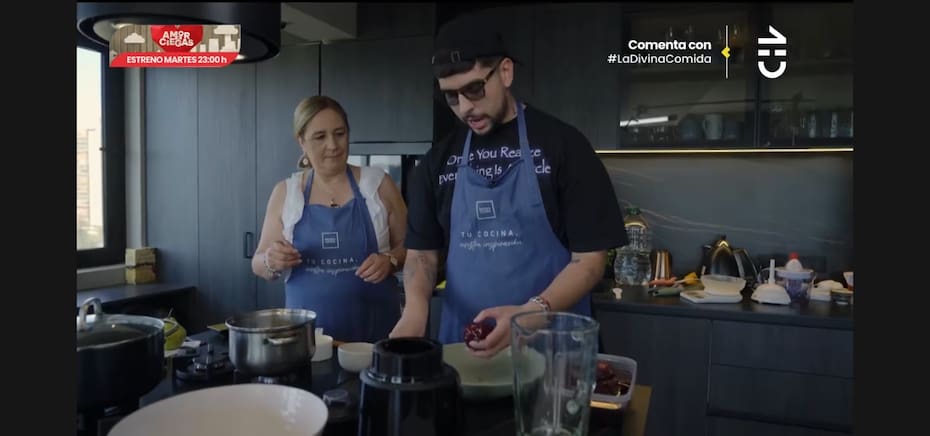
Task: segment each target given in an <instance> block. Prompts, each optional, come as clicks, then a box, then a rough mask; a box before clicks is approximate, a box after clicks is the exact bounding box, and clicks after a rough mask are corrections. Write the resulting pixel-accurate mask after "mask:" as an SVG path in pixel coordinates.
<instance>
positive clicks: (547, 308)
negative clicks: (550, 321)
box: [530, 295, 552, 312]
mask: <svg viewBox="0 0 930 436" xmlns="http://www.w3.org/2000/svg"><path fill="white" fill-rule="evenodd" d="M530 301H532V302H534V303H536V304H538V305H540V306H541V307H542V309H543V310H544V311H546V312H550V311H552V305H550V304H549V300H546V299H545V298H544V297H543V296H541V295H537V296H535V297H533V298H530Z"/></svg>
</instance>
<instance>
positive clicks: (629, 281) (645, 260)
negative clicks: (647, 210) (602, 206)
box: [614, 207, 652, 286]
mask: <svg viewBox="0 0 930 436" xmlns="http://www.w3.org/2000/svg"><path fill="white" fill-rule="evenodd" d="M623 225H624V227H625V228H626V234H627V239H628V240H629V241H628V244H627V245H624V246H622V247H620V248H618V249H617V257H616V258H615V259H614V280H615V281H616V282H617V284H618V285H637V286H640V285H641V286H646V285H648V283H649V278H650V276H651V275H652V261H651V260H650V258H649V256H650V253H652V229H650V228H649V224H648V223H647V222H646V219H645V218H644V217H643V216H642V214H641V213H640V211H639V208H638V207H630V208H627V209H626V215H625V216H624V219H623Z"/></svg>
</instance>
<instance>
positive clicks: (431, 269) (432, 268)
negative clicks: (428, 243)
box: [417, 253, 436, 286]
mask: <svg viewBox="0 0 930 436" xmlns="http://www.w3.org/2000/svg"><path fill="white" fill-rule="evenodd" d="M417 261H418V262H420V263H422V264H423V271H424V272H425V273H426V280H427V281H429V283H430V286H435V285H436V262H433V259H430V258H429V256H427V255H425V254H423V253H420V255H419V256H418V258H417Z"/></svg>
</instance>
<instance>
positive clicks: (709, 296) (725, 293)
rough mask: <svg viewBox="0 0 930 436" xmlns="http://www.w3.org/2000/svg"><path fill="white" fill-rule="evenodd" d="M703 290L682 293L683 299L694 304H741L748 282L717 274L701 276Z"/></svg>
mask: <svg viewBox="0 0 930 436" xmlns="http://www.w3.org/2000/svg"><path fill="white" fill-rule="evenodd" d="M701 283H702V284H703V285H704V289H703V290H693V291H682V292H681V294H679V295H680V296H681V298H682V299H685V300H688V301H690V302H692V303H698V304H702V303H739V302H741V301H743V294H742V293H741V292H742V290H743V288H744V287H746V280H745V279H741V278H738V277H729V276H723V275H717V274H705V275H702V276H701Z"/></svg>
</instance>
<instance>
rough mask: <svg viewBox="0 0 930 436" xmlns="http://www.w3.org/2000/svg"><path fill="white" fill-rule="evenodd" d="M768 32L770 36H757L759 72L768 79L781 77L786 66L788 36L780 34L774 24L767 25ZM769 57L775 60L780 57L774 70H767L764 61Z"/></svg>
mask: <svg viewBox="0 0 930 436" xmlns="http://www.w3.org/2000/svg"><path fill="white" fill-rule="evenodd" d="M769 34H771V35H772V36H770V37H765V38H759V62H758V65H759V72H760V73H762V75H763V76H765V77H767V78H769V79H777V78H779V77H781V75H782V74H784V73H785V70H786V69H787V68H788V60H787V58H788V48H787V46H788V38H785V35H782V33H781V32H779V31H778V30H776V29H775V26H772V25H769ZM765 47H773V48H765ZM774 47H780V48H774ZM771 58H774V59H776V60H777V59H779V58H780V59H781V60H780V61H778V69H776V70H775V71H771V70H769V69H768V66H767V65H766V64H765V61H766V60H769V59H771Z"/></svg>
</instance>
